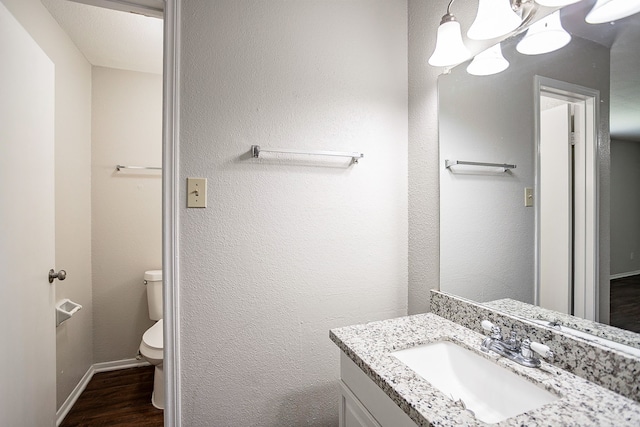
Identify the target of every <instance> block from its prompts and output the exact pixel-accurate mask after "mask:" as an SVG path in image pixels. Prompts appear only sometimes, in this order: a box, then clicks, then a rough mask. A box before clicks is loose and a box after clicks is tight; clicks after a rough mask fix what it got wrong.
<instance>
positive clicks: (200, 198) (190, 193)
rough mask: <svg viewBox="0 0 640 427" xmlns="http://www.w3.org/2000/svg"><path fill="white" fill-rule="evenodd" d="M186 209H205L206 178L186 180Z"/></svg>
mask: <svg viewBox="0 0 640 427" xmlns="http://www.w3.org/2000/svg"><path fill="white" fill-rule="evenodd" d="M187 207H188V208H206V207H207V178H187Z"/></svg>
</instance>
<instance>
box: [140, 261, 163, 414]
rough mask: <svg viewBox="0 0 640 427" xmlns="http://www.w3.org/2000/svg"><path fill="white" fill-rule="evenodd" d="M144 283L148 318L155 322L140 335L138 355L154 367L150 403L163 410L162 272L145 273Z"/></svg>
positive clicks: (151, 271)
mask: <svg viewBox="0 0 640 427" xmlns="http://www.w3.org/2000/svg"><path fill="white" fill-rule="evenodd" d="M144 283H145V285H147V303H148V305H149V318H150V319H151V320H157V322H156V323H155V324H154V325H153V326H152V327H150V328H149V329H147V330H146V332H145V333H144V335H142V342H141V343H140V354H142V356H143V357H144V358H145V359H146V360H147V361H148V362H149V363H151V364H152V365H154V366H155V367H156V369H155V373H154V377H153V394H152V395H151V403H152V404H153V406H155V407H156V408H158V409H164V371H163V365H162V359H163V358H164V354H163V336H162V335H163V329H162V270H150V271H145V272H144Z"/></svg>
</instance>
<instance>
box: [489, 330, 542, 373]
mask: <svg viewBox="0 0 640 427" xmlns="http://www.w3.org/2000/svg"><path fill="white" fill-rule="evenodd" d="M482 328H483V329H484V330H486V331H489V336H487V337H486V338H485V339H484V340H482V346H481V347H480V349H481V350H482V351H484V352H485V353H488V352H489V351H493V352H495V353H497V354H499V355H500V356H503V357H506V358H507V359H509V360H513V361H514V362H516V363H519V364H520V365H523V366H528V367H530V368H537V367H539V366H540V359H539V358H537V357H536V353H537V354H538V355H540V356H541V357H543V358H545V359H553V357H554V354H553V352H552V351H551V350H550V349H549V347H547V346H546V345H544V344H540V343H537V342H532V341H531V340H530V339H529V338H525V339H524V340H522V341H520V340H519V339H518V334H517V333H516V332H515V331H511V335H510V337H509V339H508V340H504V339H503V338H502V331H501V330H500V327H498V326H496V325H494V324H493V323H491V322H489V321H488V320H483V321H482Z"/></svg>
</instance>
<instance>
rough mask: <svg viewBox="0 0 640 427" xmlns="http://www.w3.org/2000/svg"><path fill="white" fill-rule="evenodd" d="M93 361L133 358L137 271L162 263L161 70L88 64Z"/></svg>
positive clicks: (139, 287)
mask: <svg viewBox="0 0 640 427" xmlns="http://www.w3.org/2000/svg"><path fill="white" fill-rule="evenodd" d="M92 102H93V106H92V117H93V120H92V133H93V138H92V158H93V163H92V170H93V174H92V181H91V182H92V194H93V197H92V206H93V222H92V230H93V253H92V259H93V307H94V320H93V323H94V338H93V342H94V356H93V357H94V362H95V363H97V362H107V361H113V360H121V359H128V358H132V357H135V355H136V353H137V351H138V347H139V346H140V340H141V339H142V334H143V333H144V331H145V329H146V328H148V327H149V326H151V325H152V324H153V322H152V321H151V320H149V312H148V310H147V299H146V298H147V297H146V293H145V292H146V290H145V287H144V285H143V275H144V272H145V271H146V270H155V269H160V268H161V265H162V258H161V256H162V255H161V250H162V241H161V240H162V228H161V221H162V211H161V200H162V183H161V173H160V172H158V171H151V172H138V171H131V170H123V171H122V172H116V170H115V165H117V164H124V165H133V166H160V164H161V159H162V136H161V131H162V76H160V75H157V74H148V73H140V72H134V71H124V70H116V69H113V68H103V67H93V97H92Z"/></svg>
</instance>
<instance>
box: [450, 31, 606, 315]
mask: <svg viewBox="0 0 640 427" xmlns="http://www.w3.org/2000/svg"><path fill="white" fill-rule="evenodd" d="M514 42H515V40H511V41H509V42H505V43H503V51H504V53H505V57H507V59H508V60H509V61H510V62H511V65H510V67H509V69H507V70H506V71H504V72H502V73H500V74H496V75H493V76H486V77H476V76H471V75H469V74H468V73H467V72H466V69H465V68H466V67H465V66H461V67H456V68H455V69H454V70H453V71H452V72H451V74H448V75H444V76H441V77H440V86H439V90H440V100H439V108H440V165H439V169H440V191H441V193H440V207H441V225H440V238H441V240H440V260H441V262H440V268H441V270H440V285H441V289H442V290H443V291H447V292H451V293H454V294H457V295H461V296H463V297H466V298H471V299H474V300H477V301H481V302H482V301H488V300H493V299H497V298H504V297H509V298H514V299H517V300H521V301H524V302H529V303H532V302H533V286H534V285H533V284H534V269H535V263H534V242H535V233H534V231H535V230H534V225H535V224H534V218H535V216H534V215H535V209H534V208H526V207H524V188H525V187H532V188H533V187H534V186H535V181H534V177H535V163H534V162H535V132H534V130H535V124H534V117H535V114H534V96H533V95H534V91H533V82H534V76H535V75H541V76H544V77H549V78H553V79H557V80H561V81H565V82H569V83H573V84H577V85H581V86H586V87H589V88H593V89H597V90H599V91H600V97H601V100H602V102H601V103H600V114H601V120H600V123H599V124H598V127H599V134H600V138H601V140H600V147H599V159H598V160H599V162H600V167H601V168H600V187H599V190H600V202H601V212H600V244H601V247H600V272H601V277H600V280H601V283H602V284H603V288H602V290H603V291H602V292H601V296H602V297H603V299H602V300H601V309H602V310H604V309H606V312H608V305H609V304H608V274H604V273H603V271H608V270H609V247H608V236H609V217H608V211H609V208H608V206H609V202H608V197H609V193H608V189H609V184H608V182H609V166H608V165H609V134H608V128H609V127H608V123H609V108H608V106H609V50H608V49H607V48H605V47H603V46H601V45H599V44H596V43H593V42H591V41H588V40H584V39H581V38H578V37H574V38H573V40H572V41H571V43H570V44H569V45H568V46H566V47H564V48H563V49H561V50H559V51H556V52H553V53H549V54H546V55H540V56H536V57H526V56H523V55H520V54H518V53H516V52H515V50H514V45H515V43H514ZM506 46H510V47H506ZM447 158H448V159H457V160H470V161H485V162H499V163H502V162H505V163H514V164H516V165H517V168H516V169H514V170H512V171H511V172H510V173H507V174H502V173H501V174H493V175H478V174H472V175H468V174H462V173H452V172H450V171H448V170H446V169H445V168H444V159H447ZM605 242H607V243H605ZM605 287H606V291H605V290H604V289H605ZM605 297H606V300H605V299H604V298H605Z"/></svg>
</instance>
